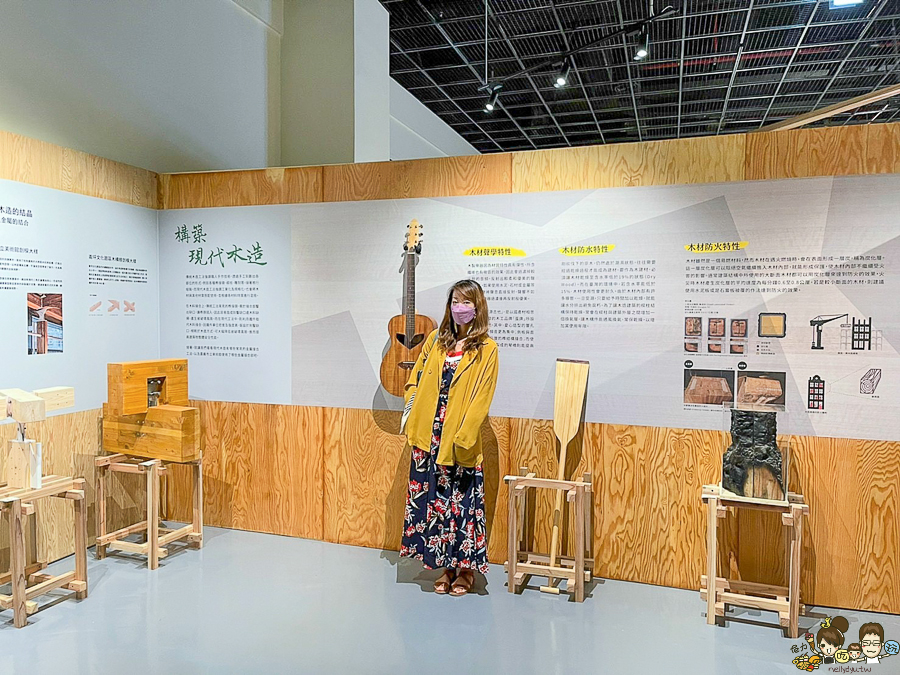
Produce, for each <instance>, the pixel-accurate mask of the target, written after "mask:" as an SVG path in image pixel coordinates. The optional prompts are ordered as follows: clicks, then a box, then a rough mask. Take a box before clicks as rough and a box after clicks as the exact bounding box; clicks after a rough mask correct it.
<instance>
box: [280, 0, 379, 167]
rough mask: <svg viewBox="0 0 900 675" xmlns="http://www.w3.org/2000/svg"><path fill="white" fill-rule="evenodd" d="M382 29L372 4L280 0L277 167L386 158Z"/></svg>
mask: <svg viewBox="0 0 900 675" xmlns="http://www.w3.org/2000/svg"><path fill="white" fill-rule="evenodd" d="M389 29H390V25H389V15H388V12H387V10H385V9H384V7H382V5H381V3H379V2H378V0H285V3H284V33H283V35H282V40H281V164H282V165H283V166H300V165H309V164H337V163H345V162H373V161H381V160H388V159H390V114H391V113H390V56H389V54H390V49H389V39H390V38H389Z"/></svg>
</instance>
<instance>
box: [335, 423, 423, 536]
mask: <svg viewBox="0 0 900 675" xmlns="http://www.w3.org/2000/svg"><path fill="white" fill-rule="evenodd" d="M399 427H400V412H399V411H397V412H380V411H379V412H377V413H373V411H371V410H356V409H337V408H326V409H325V424H324V436H325V443H324V464H325V472H324V479H325V481H324V487H323V492H324V499H325V502H324V505H325V509H324V511H325V517H324V525H325V541H331V542H335V543H338V544H353V545H356V546H368V547H370V548H383V549H388V550H393V551H396V550H398V549H399V548H400V537H401V530H402V527H403V512H404V509H405V506H406V488H407V483H408V478H409V462H410V451H409V448H408V447H407V446H406V442H405V438H404V437H402V436H400V435H398V434H397V433H396V431H395V430H398V429H399Z"/></svg>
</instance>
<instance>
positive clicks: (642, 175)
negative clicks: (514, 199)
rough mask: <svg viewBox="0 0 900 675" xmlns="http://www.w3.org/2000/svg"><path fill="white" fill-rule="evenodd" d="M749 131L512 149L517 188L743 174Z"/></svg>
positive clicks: (689, 180)
mask: <svg viewBox="0 0 900 675" xmlns="http://www.w3.org/2000/svg"><path fill="white" fill-rule="evenodd" d="M744 138H745V137H744V136H743V135H734V136H709V137H703V138H690V139H680V140H671V141H650V142H646V143H618V144H611V145H592V146H585V147H579V148H563V149H558V150H536V151H530V152H517V153H514V154H513V192H542V191H552V190H589V189H596V188H608V187H630V186H640V185H645V186H646V185H670V184H675V183H715V182H721V181H738V180H742V179H743V177H744V142H745V141H744Z"/></svg>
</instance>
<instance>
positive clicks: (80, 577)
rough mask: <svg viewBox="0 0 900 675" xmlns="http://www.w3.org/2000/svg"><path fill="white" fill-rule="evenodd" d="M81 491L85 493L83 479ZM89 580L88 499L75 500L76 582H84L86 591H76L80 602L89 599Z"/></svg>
mask: <svg viewBox="0 0 900 675" xmlns="http://www.w3.org/2000/svg"><path fill="white" fill-rule="evenodd" d="M77 482H78V481H76V483H77ZM80 489H81V490H82V491H84V480H83V479H82V480H81V488H80ZM87 580H88V578H87V498H86V497H82V498H81V499H76V500H75V581H81V582H84V590H83V591H75V597H76V598H78V599H79V600H83V599H84V598H86V597H87V594H88V586H87Z"/></svg>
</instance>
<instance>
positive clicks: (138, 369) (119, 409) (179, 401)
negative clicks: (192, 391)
mask: <svg viewBox="0 0 900 675" xmlns="http://www.w3.org/2000/svg"><path fill="white" fill-rule="evenodd" d="M107 388H108V393H107V401H108V404H109V412H110V414H112V415H116V416H120V415H137V414H140V413H144V412H147V409H148V408H150V407H152V405H151V403H150V401H149V400H148V399H149V398H150V397H151V396H153V395H155V394H157V391H158V395H157V396H155V398H157V400H156V401H155V404H156V405H181V406H186V405H187V404H188V366H187V359H158V360H156V361H130V362H126V363H110V364H109V365H108V366H107Z"/></svg>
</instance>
